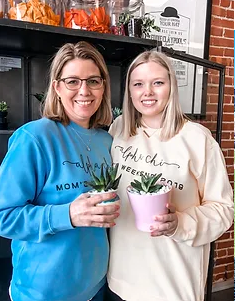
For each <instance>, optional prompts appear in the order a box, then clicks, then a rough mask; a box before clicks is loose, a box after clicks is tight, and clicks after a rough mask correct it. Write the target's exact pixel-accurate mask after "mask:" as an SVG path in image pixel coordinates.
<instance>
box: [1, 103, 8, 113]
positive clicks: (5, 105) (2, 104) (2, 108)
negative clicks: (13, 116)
mask: <svg viewBox="0 0 235 301" xmlns="http://www.w3.org/2000/svg"><path fill="white" fill-rule="evenodd" d="M8 108H9V107H8V105H7V103H6V102H5V101H0V112H6V111H7V109H8Z"/></svg>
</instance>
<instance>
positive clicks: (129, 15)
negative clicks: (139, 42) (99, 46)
mask: <svg viewBox="0 0 235 301" xmlns="http://www.w3.org/2000/svg"><path fill="white" fill-rule="evenodd" d="M110 13H111V31H112V33H113V34H116V35H126V36H130V37H141V36H142V31H141V24H142V19H141V18H142V17H143V15H144V2H143V0H110Z"/></svg>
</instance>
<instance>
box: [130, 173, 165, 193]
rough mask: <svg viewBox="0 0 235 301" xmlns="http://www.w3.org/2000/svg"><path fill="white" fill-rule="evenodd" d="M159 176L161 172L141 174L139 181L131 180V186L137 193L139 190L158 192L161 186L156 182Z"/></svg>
mask: <svg viewBox="0 0 235 301" xmlns="http://www.w3.org/2000/svg"><path fill="white" fill-rule="evenodd" d="M161 176H162V174H161V173H160V174H158V175H157V174H155V175H153V176H148V175H143V176H141V181H137V180H134V182H131V186H132V187H133V188H134V189H135V190H137V191H138V192H139V193H140V191H144V192H145V193H154V192H158V191H159V190H160V189H161V188H162V187H163V184H160V183H157V181H158V180H159V179H160V177H161Z"/></svg>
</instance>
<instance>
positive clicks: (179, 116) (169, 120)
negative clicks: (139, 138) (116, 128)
mask: <svg viewBox="0 0 235 301" xmlns="http://www.w3.org/2000/svg"><path fill="white" fill-rule="evenodd" d="M148 62H155V63H157V64H159V65H161V66H162V67H164V68H165V69H166V70H167V72H168V75H169V80H170V95H169V100H168V103H167V104H166V106H165V108H164V111H163V114H162V120H161V129H162V130H161V140H163V141H166V140H169V139H170V138H172V137H174V136H175V135H176V134H177V133H178V132H179V131H180V130H181V128H182V127H183V125H184V123H185V119H187V117H186V116H185V115H184V114H183V112H182V110H181V107H180V104H179V93H178V86H177V80H176V76H175V72H174V69H173V67H172V64H171V62H170V60H169V59H168V57H167V56H166V55H165V54H163V53H161V52H157V51H156V50H150V51H145V52H143V53H141V54H140V55H138V56H137V57H136V58H135V59H134V61H133V62H132V63H131V65H130V66H129V68H128V71H127V76H126V87H125V93H124V100H123V125H122V133H123V135H124V138H126V139H128V137H130V136H135V135H136V130H137V127H140V126H141V125H142V123H141V113H140V112H138V111H137V110H136V108H135V107H134V105H133V103H132V100H131V95H130V89H129V84H130V76H131V73H132V72H133V70H134V69H135V68H136V67H138V66H139V65H141V64H145V63H148Z"/></svg>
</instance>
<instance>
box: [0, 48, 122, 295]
mask: <svg viewBox="0 0 235 301" xmlns="http://www.w3.org/2000/svg"><path fill="white" fill-rule="evenodd" d="M111 116H112V115H111V102H110V80H109V75H108V70H107V67H106V64H105V62H104V59H103V57H102V56H101V54H100V53H99V52H98V51H97V50H96V49H95V48H94V47H92V46H91V45H90V44H88V43H86V42H79V43H77V44H76V45H74V44H65V45H64V46H63V47H61V49H60V50H59V51H58V52H57V54H56V56H55V57H54V60H53V62H52V65H51V68H50V82H49V86H48V90H47V93H46V98H45V103H44V109H43V118H41V119H40V120H37V121H32V122H29V123H27V124H25V125H23V126H22V127H20V128H19V129H18V130H17V131H16V132H15V133H14V134H13V135H12V137H11V138H10V140H9V149H8V152H7V154H6V156H5V158H4V160H3V162H2V165H1V167H0V183H1V186H0V235H1V236H3V237H6V238H9V239H12V253H13V257H12V263H13V275H12V280H11V284H10V294H11V299H12V300H13V301H34V300H35V301H36V300H37V301H39V300H40V301H42V300H43V301H87V300H95V301H100V300H102V287H103V286H104V283H105V276H106V271H107V264H108V255H109V247H108V241H107V236H106V229H105V228H108V227H112V226H114V225H115V222H114V220H115V218H117V217H118V215H119V206H118V205H107V206H96V204H98V203H99V202H101V201H103V200H108V199H111V198H113V197H114V196H115V195H113V194H112V193H109V194H106V195H104V194H101V195H99V196H92V197H89V195H88V193H87V191H88V190H89V189H88V187H86V185H85V184H84V182H85V181H89V180H90V174H89V170H90V168H92V169H93V170H94V171H95V172H96V173H99V170H100V167H101V165H102V164H106V165H110V164H111V157H110V147H111V143H112V139H111V136H110V135H109V134H108V133H107V132H105V131H104V130H102V129H100V127H102V126H106V125H109V124H110V122H111V119H112V117H111Z"/></svg>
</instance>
